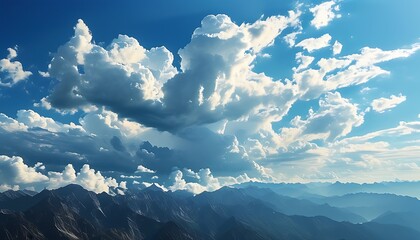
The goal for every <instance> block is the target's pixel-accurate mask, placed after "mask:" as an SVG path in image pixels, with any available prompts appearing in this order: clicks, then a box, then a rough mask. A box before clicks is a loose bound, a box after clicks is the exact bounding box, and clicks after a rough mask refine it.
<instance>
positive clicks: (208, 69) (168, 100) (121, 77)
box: [47, 12, 298, 131]
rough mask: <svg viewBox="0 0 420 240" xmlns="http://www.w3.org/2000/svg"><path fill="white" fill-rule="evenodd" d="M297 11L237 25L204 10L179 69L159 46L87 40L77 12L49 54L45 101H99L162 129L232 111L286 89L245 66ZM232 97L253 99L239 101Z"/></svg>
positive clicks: (65, 105) (64, 104)
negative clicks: (65, 37) (70, 31)
mask: <svg viewBox="0 0 420 240" xmlns="http://www.w3.org/2000/svg"><path fill="white" fill-rule="evenodd" d="M297 17H298V13H295V12H290V16H289V17H284V16H275V17H269V18H267V19H265V20H258V21H256V22H255V23H253V24H242V25H237V24H235V23H233V22H232V21H231V19H230V18H229V17H228V16H226V15H217V16H214V15H210V16H207V17H206V18H204V19H203V21H202V26H201V27H199V28H197V29H196V30H195V31H194V33H193V36H192V39H191V42H190V43H189V44H188V45H187V46H185V47H184V48H183V49H181V50H180V51H179V55H180V57H181V59H182V61H181V72H177V71H176V69H175V68H174V67H173V66H172V61H173V56H172V54H171V53H170V52H169V51H168V50H167V49H166V48H164V47H161V48H153V49H150V50H147V49H144V48H143V47H141V46H140V45H139V43H138V41H137V40H136V39H134V38H130V37H128V36H125V35H120V36H119V37H118V39H116V40H114V41H113V42H112V43H111V44H110V45H109V46H108V47H107V48H103V47H101V46H99V45H96V44H94V43H92V41H91V40H92V35H91V33H90V32H89V29H88V27H87V26H86V25H85V24H84V22H83V21H81V20H79V23H78V24H77V25H76V27H75V35H74V37H73V38H72V39H71V40H70V41H69V42H68V43H66V44H65V45H63V46H61V47H60V48H59V49H58V51H57V53H56V55H55V56H54V58H53V59H52V61H51V64H50V67H49V74H50V76H51V77H52V78H55V79H57V80H58V81H59V83H58V85H57V86H56V88H55V90H54V92H53V93H52V94H51V95H50V96H48V97H47V101H48V102H50V103H51V106H53V107H55V108H60V109H73V108H78V107H81V106H84V105H89V104H93V105H99V106H105V107H107V108H108V109H110V110H112V111H113V112H116V113H118V114H119V115H121V116H122V117H130V118H132V119H135V120H136V121H137V122H140V123H141V124H143V125H146V126H149V127H154V128H158V129H160V130H169V131H174V130H175V129H179V128H182V127H186V126H191V125H202V124H207V123H212V122H217V121H219V120H221V119H223V118H238V117H240V116H242V115H244V114H247V113H249V111H250V110H252V109H253V108H254V107H257V106H258V105H260V104H262V103H264V104H266V103H265V102H267V101H268V99H267V97H265V96H266V95H271V96H273V98H274V97H277V98H278V97H280V96H281V95H282V94H285V93H284V92H285V91H291V90H288V89H287V87H285V86H284V84H282V83H281V82H273V81H270V80H269V79H267V78H266V77H264V76H261V75H259V74H256V73H254V72H252V65H251V64H252V62H253V61H254V59H255V58H256V57H257V55H258V53H260V52H261V51H262V49H264V48H266V47H268V46H270V45H272V44H273V43H274V39H275V38H276V37H277V36H278V35H279V34H280V33H281V32H282V30H283V29H285V28H287V27H288V26H293V25H295V24H296V19H297ZM127 54H130V56H128V55H127ZM115 89H119V94H118V95H115V94H114V91H115ZM98 92H100V93H101V94H98ZM239 100H241V101H248V102H249V103H252V105H250V106H248V107H247V108H244V107H241V105H242V104H239ZM270 100H271V99H270ZM273 100H274V99H273Z"/></svg>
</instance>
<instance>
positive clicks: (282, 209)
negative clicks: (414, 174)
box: [0, 184, 420, 240]
mask: <svg viewBox="0 0 420 240" xmlns="http://www.w3.org/2000/svg"><path fill="white" fill-rule="evenodd" d="M278 189H279V188H277V189H276V188H270V185H269V184H267V185H265V186H263V185H260V186H253V185H250V184H248V185H247V186H236V187H223V188H221V189H219V190H216V191H214V192H203V193H201V194H198V195H192V194H191V193H189V192H186V191H175V192H171V191H167V192H165V191H163V190H162V189H161V188H159V187H157V186H155V185H152V186H151V187H148V188H145V189H141V190H140V189H132V190H126V191H125V193H124V195H109V194H107V193H100V194H96V193H94V192H90V191H87V190H85V189H83V188H82V187H81V186H79V185H68V186H66V187H63V188H59V189H56V190H43V191H42V192H40V193H35V192H32V191H27V190H25V191H11V190H9V191H6V192H3V193H0V209H1V210H0V239H124V240H125V239H127V240H128V239H145V240H155V239H162V240H163V239H165V240H170V239H174V240H178V239H179V240H182V239H185V240H186V239H203V240H229V239H238V240H246V239H250V240H251V239H253V240H254V239H255V240H258V239H267V240H277V239H279V240H280V239H282V240H283V239H285V240H286V239H291V240H295V239H296V240H304V239H305V240H306V239H308V240H310V239H314V240H315V239H327V240H328V239H331V240H332V239H348V240H350V239H355V240H356V239H357V240H360V239H369V240H372V239H373V240H374V239H378V240H379V239H381V240H382V239H385V240H386V239H390V240H391V239H392V240H393V239H407V240H408V239H410V240H412V239H414V240H415V239H420V229H419V228H418V227H416V226H417V225H416V224H415V223H416V222H412V221H414V220H415V216H418V215H410V212H409V211H408V210H410V207H417V206H418V204H419V203H420V201H419V200H417V199H416V198H408V197H402V196H397V195H392V194H388V195H386V194H371V193H363V194H362V193H360V194H353V195H351V194H350V195H343V196H340V197H332V196H321V195H316V194H306V197H307V198H306V199H305V198H302V197H300V198H297V197H296V196H291V195H296V194H286V193H287V191H284V192H283V193H284V194H283V195H282V194H280V193H279V190H278ZM288 195H289V196H288ZM300 195H301V196H303V195H305V194H300ZM381 199H382V200H381ZM363 203H366V204H363ZM368 203H371V205H372V206H373V205H375V206H376V208H375V209H373V210H372V211H364V210H363V209H365V208H369V204H368ZM378 203H382V204H378ZM398 206H400V207H398ZM407 212H408V213H407ZM413 214H415V213H413ZM376 215H377V216H376ZM393 219H395V220H393ZM397 219H405V220H406V221H398V220H397ZM417 221H418V220H417Z"/></svg>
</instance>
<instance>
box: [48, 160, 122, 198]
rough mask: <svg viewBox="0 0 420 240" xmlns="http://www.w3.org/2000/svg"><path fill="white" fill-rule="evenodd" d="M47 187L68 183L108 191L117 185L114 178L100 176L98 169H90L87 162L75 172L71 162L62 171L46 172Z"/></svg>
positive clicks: (61, 185)
mask: <svg viewBox="0 0 420 240" xmlns="http://www.w3.org/2000/svg"><path fill="white" fill-rule="evenodd" d="M48 177H49V183H48V188H49V189H55V188H59V187H63V186H66V185H68V184H71V183H73V184H79V185H80V186H82V187H84V188H85V189H87V190H90V191H93V192H96V193H101V192H106V193H110V188H116V187H118V186H119V185H118V182H117V181H116V180H115V179H114V178H110V177H104V176H102V174H101V172H100V171H95V169H91V168H90V166H89V165H88V164H84V165H83V167H82V168H81V169H80V171H79V172H78V173H77V172H76V170H75V169H74V168H73V165H72V164H68V165H67V166H66V167H65V169H64V170H63V171H62V172H48Z"/></svg>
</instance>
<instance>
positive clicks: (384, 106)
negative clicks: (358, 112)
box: [371, 94, 407, 113]
mask: <svg viewBox="0 0 420 240" xmlns="http://www.w3.org/2000/svg"><path fill="white" fill-rule="evenodd" d="M406 99H407V98H406V96H403V95H402V94H400V95H398V96H395V95H391V96H390V97H389V98H383V97H382V98H378V99H375V100H373V101H372V103H371V106H372V109H373V110H374V111H376V112H379V113H383V112H385V111H387V110H389V109H392V108H395V107H396V106H397V105H399V104H401V103H403V102H404V101H405V100H406Z"/></svg>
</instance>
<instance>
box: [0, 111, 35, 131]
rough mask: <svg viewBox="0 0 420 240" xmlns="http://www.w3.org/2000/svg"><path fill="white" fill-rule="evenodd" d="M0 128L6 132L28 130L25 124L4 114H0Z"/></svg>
mask: <svg viewBox="0 0 420 240" xmlns="http://www.w3.org/2000/svg"><path fill="white" fill-rule="evenodd" d="M0 127H1V128H3V129H4V130H6V131H8V132H14V131H26V130H28V127H27V126H26V125H25V124H23V123H20V122H18V121H16V120H15V119H13V118H10V117H8V116H7V115H5V114H4V113H0Z"/></svg>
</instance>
